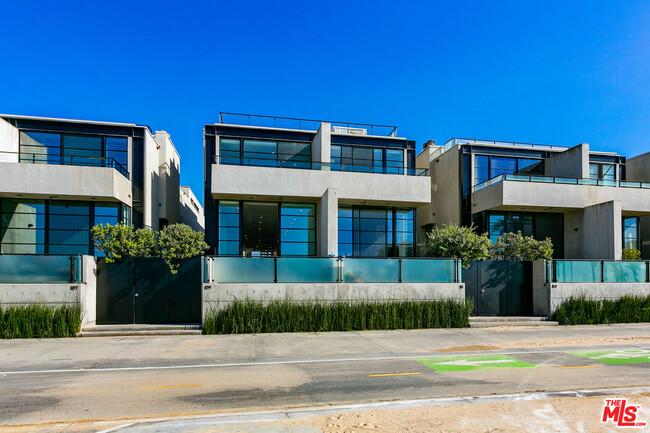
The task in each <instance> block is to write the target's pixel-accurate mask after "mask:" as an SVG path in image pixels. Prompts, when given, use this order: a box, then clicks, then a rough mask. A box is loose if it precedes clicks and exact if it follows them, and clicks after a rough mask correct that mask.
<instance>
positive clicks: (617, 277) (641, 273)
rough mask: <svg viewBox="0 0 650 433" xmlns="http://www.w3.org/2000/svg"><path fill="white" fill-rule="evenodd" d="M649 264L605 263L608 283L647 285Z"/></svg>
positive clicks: (605, 277) (604, 268) (605, 276)
mask: <svg viewBox="0 0 650 433" xmlns="http://www.w3.org/2000/svg"><path fill="white" fill-rule="evenodd" d="M647 267H648V263H647V262H604V263H603V270H604V280H605V282H606V283H645V282H646V272H647Z"/></svg>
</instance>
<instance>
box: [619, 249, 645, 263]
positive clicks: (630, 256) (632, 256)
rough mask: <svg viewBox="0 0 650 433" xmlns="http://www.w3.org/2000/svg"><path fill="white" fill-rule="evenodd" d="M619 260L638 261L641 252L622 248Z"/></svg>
mask: <svg viewBox="0 0 650 433" xmlns="http://www.w3.org/2000/svg"><path fill="white" fill-rule="evenodd" d="M621 258H622V259H623V260H639V259H640V258H641V251H639V250H637V249H636V248H623V253H622V255H621Z"/></svg>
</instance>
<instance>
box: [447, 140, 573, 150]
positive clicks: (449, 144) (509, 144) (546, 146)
mask: <svg viewBox="0 0 650 433" xmlns="http://www.w3.org/2000/svg"><path fill="white" fill-rule="evenodd" d="M459 144H474V145H479V146H480V145H488V146H490V145H492V146H495V145H496V146H507V147H531V148H543V149H557V150H560V151H564V150H567V149H569V147H567V146H556V145H552V144H533V143H518V142H515V141H494V140H477V139H474V138H452V139H450V140H448V141H447V142H446V143H445V145H444V151H445V152H446V151H448V150H449V149H451V148H452V147H454V146H457V145H459Z"/></svg>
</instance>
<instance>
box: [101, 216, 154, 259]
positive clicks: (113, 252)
mask: <svg viewBox="0 0 650 433" xmlns="http://www.w3.org/2000/svg"><path fill="white" fill-rule="evenodd" d="M90 233H91V234H92V238H93V243H94V244H95V248H97V249H98V250H99V251H102V252H103V253H104V254H105V255H106V262H107V263H112V262H114V261H115V260H119V259H122V258H124V257H151V256H154V255H155V254H156V239H155V235H154V233H153V232H152V231H151V230H149V229H136V230H134V229H133V227H131V226H126V225H124V224H122V223H120V224H117V225H114V226H112V225H110V224H99V225H96V226H95V227H93V228H92V229H90Z"/></svg>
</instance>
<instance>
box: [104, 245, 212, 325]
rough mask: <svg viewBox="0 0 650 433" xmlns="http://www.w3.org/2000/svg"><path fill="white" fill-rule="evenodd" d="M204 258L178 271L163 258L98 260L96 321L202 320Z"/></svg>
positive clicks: (182, 321)
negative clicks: (172, 268) (170, 268)
mask: <svg viewBox="0 0 650 433" xmlns="http://www.w3.org/2000/svg"><path fill="white" fill-rule="evenodd" d="M200 322H201V258H200V257H194V258H192V259H187V260H183V261H182V262H181V266H180V268H179V270H178V273H176V274H172V273H171V272H169V267H168V266H167V265H166V264H165V262H164V261H162V260H161V259H156V258H152V259H136V258H128V259H124V260H121V261H119V262H114V263H106V260H105V259H103V258H100V259H98V260H97V324H98V325H109V324H110V325H114V324H129V323H148V324H156V323H158V324H160V323H200Z"/></svg>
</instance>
